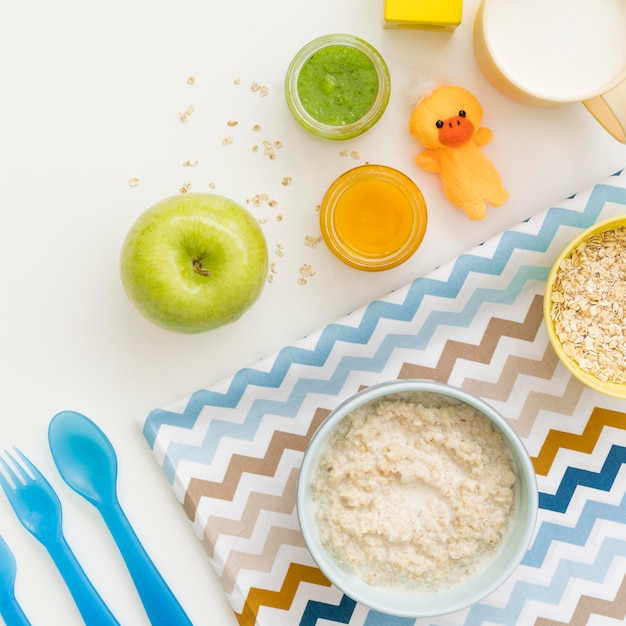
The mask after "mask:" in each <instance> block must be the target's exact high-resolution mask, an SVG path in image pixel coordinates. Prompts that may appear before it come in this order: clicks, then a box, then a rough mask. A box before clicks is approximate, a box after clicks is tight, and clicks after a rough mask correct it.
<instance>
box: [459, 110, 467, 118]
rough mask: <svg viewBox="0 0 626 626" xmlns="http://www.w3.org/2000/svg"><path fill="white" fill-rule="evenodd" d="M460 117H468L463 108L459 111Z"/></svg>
mask: <svg viewBox="0 0 626 626" xmlns="http://www.w3.org/2000/svg"><path fill="white" fill-rule="evenodd" d="M459 117H467V113H466V112H465V111H464V110H463V109H461V110H460V111H459Z"/></svg>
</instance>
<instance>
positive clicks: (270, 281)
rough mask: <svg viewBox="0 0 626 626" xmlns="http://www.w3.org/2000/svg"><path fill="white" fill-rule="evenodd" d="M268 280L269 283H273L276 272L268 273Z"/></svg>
mask: <svg viewBox="0 0 626 626" xmlns="http://www.w3.org/2000/svg"><path fill="white" fill-rule="evenodd" d="M267 282H268V283H273V282H274V274H268V275H267Z"/></svg>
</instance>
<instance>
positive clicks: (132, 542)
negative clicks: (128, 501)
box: [48, 411, 191, 626]
mask: <svg viewBox="0 0 626 626" xmlns="http://www.w3.org/2000/svg"><path fill="white" fill-rule="evenodd" d="M48 442H49V444H50V450H51V452H52V457H53V458H54V462H55V464H56V466H57V468H58V470H59V473H60V474H61V476H62V478H63V480H64V481H65V482H66V483H67V484H68V485H69V486H70V487H71V488H72V489H73V490H74V491H76V492H77V493H79V494H80V495H81V496H83V497H84V498H85V499H86V500H88V501H89V502H91V504H93V505H94V506H95V507H96V508H97V509H98V511H99V512H100V514H101V515H102V517H103V519H104V522H105V523H106V525H107V526H108V528H109V530H110V532H111V535H113V538H114V539H115V542H116V543H117V546H118V548H119V549H120V552H121V553H122V556H123V557H124V561H125V562H126V566H127V567H128V571H129V572H130V575H131V577H132V579H133V582H134V583H135V586H136V587H137V591H138V593H139V596H140V598H141V601H142V602H143V605H144V608H145V609H146V613H147V614H148V617H149V619H150V622H151V623H152V624H153V626H185V625H189V626H191V621H190V620H189V618H188V617H187V615H186V614H185V612H184V611H183V609H182V607H181V606H180V604H179V603H178V600H177V599H176V597H175V596H174V594H173V593H172V591H171V589H170V588H169V587H168V586H167V583H166V582H165V581H164V580H163V577H162V576H161V574H160V573H159V571H158V570H157V568H156V567H155V565H154V563H153V562H152V560H151V559H150V557H149V556H148V554H147V552H146V551H145V549H144V547H143V546H142V545H141V542H140V541H139V538H138V537H137V535H136V534H135V531H134V530H133V528H132V526H131V525H130V522H129V521H128V518H127V517H126V514H125V513H124V511H123V510H122V507H121V506H120V503H119V501H118V499H117V489H116V482H117V456H116V455H115V450H114V449H113V445H112V444H111V442H110V441H109V440H108V438H107V437H106V435H105V434H104V433H103V432H102V430H100V428H99V427H98V426H96V424H94V422H92V421H91V420H90V419H89V418H88V417H86V416H85V415H83V414H82V413H77V412H75V411H62V412H61V413H57V414H56V415H55V416H54V417H53V418H52V420H51V422H50V425H49V427H48Z"/></svg>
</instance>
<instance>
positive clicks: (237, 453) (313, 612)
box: [142, 173, 626, 626]
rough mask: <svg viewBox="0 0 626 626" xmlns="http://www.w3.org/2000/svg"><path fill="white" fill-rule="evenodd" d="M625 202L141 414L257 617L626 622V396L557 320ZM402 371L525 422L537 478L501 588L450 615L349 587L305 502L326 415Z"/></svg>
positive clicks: (602, 192)
mask: <svg viewBox="0 0 626 626" xmlns="http://www.w3.org/2000/svg"><path fill="white" fill-rule="evenodd" d="M623 214H626V174H621V173H620V174H616V175H614V176H611V177H608V178H607V179H606V180H605V181H603V182H600V183H598V184H596V185H594V186H592V187H591V188H589V189H587V190H585V191H582V192H580V193H578V194H576V195H575V196H572V197H571V198H568V199H567V200H565V201H564V202H563V203H561V204H560V205H558V206H554V207H551V208H549V209H547V210H546V211H544V212H542V213H539V214H537V215H535V216H533V217H532V218H530V219H528V220H526V221H525V222H523V223H521V224H519V225H517V226H515V227H513V228H511V229H510V230H507V231H505V232H503V233H501V234H500V235H498V236H496V237H494V238H492V239H490V240H488V241H486V242H485V243H484V244H482V245H480V246H477V247H476V248H474V249H472V250H470V251H469V252H467V253H465V254H462V255H460V256H458V257H457V258H455V259H453V260H452V261H450V262H449V263H447V264H445V265H442V266H441V267H439V268H437V269H436V270H434V271H433V272H431V273H429V274H428V275H425V276H422V277H419V278H416V279H415V280H414V281H412V282H411V283H410V284H408V285H406V286H405V287H404V288H402V289H398V290H396V291H394V292H392V293H390V294H389V295H387V296H386V297H383V298H381V299H380V300H375V301H373V302H371V303H369V304H368V305H367V306H365V307H363V308H362V309H360V310H358V311H355V312H354V313H352V314H350V315H348V316H346V317H345V318H343V319H341V320H339V321H338V322H336V323H334V324H330V325H328V326H326V327H324V328H322V329H321V330H319V331H318V332H316V333H314V334H312V335H310V336H308V337H306V338H304V339H302V340H301V341H300V342H298V343H296V344H294V345H292V346H288V347H285V348H284V349H282V350H281V351H280V352H278V353H277V354H276V355H274V356H272V357H271V358H268V359H265V360H263V361H261V362H260V363H258V364H257V365H255V366H253V367H250V368H247V369H243V370H240V371H238V372H236V373H235V374H234V375H233V376H232V377H230V378H228V379H227V380H224V381H222V382H220V383H218V384H217V385H215V386H213V387H211V388H208V389H203V390H200V391H197V392H196V393H194V394H193V395H191V397H189V398H185V399H184V400H182V401H180V402H179V403H177V404H176V405H175V406H171V407H168V408H166V409H156V410H154V411H152V412H150V413H149V415H147V416H146V417H145V419H144V420H142V426H143V433H144V436H145V438H146V440H147V442H148V444H149V445H150V447H151V448H152V450H153V452H154V455H155V457H156V460H157V462H158V464H159V465H160V466H161V468H162V470H163V471H164V473H165V475H166V477H167V479H168V481H169V482H170V483H171V485H172V489H173V490H174V492H175V494H176V496H177V498H178V499H179V500H180V502H181V503H182V505H183V507H184V509H185V511H186V513H187V515H188V517H189V519H190V520H191V521H192V523H193V525H194V528H195V530H196V532H197V534H198V537H199V538H200V540H201V541H202V545H203V547H204V549H205V550H206V552H207V555H208V558H209V559H210V560H211V563H212V565H213V567H214V568H215V570H216V571H217V572H218V574H219V575H220V577H221V579H222V580H223V584H224V590H225V593H226V595H227V597H228V600H229V602H230V604H231V606H232V608H233V611H234V613H235V615H236V617H237V620H238V621H239V623H240V624H241V625H242V626H254V625H255V624H257V625H258V626H282V625H284V626H313V625H315V624H319V625H320V626H321V625H322V624H324V625H329V624H349V625H350V626H426V625H429V626H431V625H435V626H460V625H464V626H470V625H475V624H476V625H478V624H503V625H511V626H512V625H518V626H527V625H528V624H535V625H541V626H548V625H553V626H556V625H560V624H573V625H579V626H583V625H586V624H605V623H607V621H610V623H616V622H615V621H613V620H619V621H620V622H621V620H623V619H624V617H625V616H626V497H625V494H626V468H624V463H625V461H626V402H624V401H620V400H617V399H614V398H611V397H608V396H604V395H602V394H599V393H598V392H594V391H592V390H591V389H589V388H587V387H584V386H583V385H582V384H581V383H579V382H578V381H577V379H575V378H574V377H572V376H571V375H570V374H569V372H568V371H567V370H566V368H565V367H564V366H563V365H562V364H561V363H560V362H559V360H558V359H557V357H556V355H555V353H554V351H553V350H552V348H551V346H550V343H549V341H548V336H547V333H546V331H545V328H544V325H543V317H542V301H543V291H544V285H545V280H546V277H547V275H548V271H549V268H550V266H551V264H552V262H553V261H554V259H555V258H556V256H557V255H558V254H559V252H560V250H561V249H562V247H563V246H564V245H565V244H566V243H567V242H568V241H569V240H570V239H572V238H573V237H574V236H575V235H577V234H578V233H579V232H581V231H582V230H583V229H585V228H587V227H588V226H590V225H592V224H594V223H595V222H597V221H600V220H603V219H606V218H609V217H614V216H616V215H623ZM396 378H429V379H434V380H439V381H445V382H449V383H450V384H452V385H454V386H456V387H460V388H462V389H465V390H467V391H469V392H472V393H474V394H476V395H478V396H480V397H482V398H483V399H484V400H486V401H487V402H489V403H490V404H491V405H492V406H494V407H495V408H496V409H497V410H499V411H500V413H501V414H502V415H503V416H504V417H505V418H506V419H507V420H508V422H509V423H510V424H511V425H512V426H513V428H515V430H516V431H517V432H518V434H519V435H520V437H521V438H522V440H523V442H524V444H525V446H526V448H527V450H528V452H529V454H530V456H531V458H532V461H533V464H534V467H535V470H536V474H537V480H538V485H539V491H540V499H539V507H540V510H539V516H538V523H537V527H536V530H535V534H534V537H533V540H532V543H531V545H530V547H529V550H528V552H527V554H526V556H525V558H524V559H523V561H522V563H521V564H520V565H519V566H518V568H517V569H516V570H515V572H514V574H513V575H512V576H511V577H510V578H509V580H508V581H507V582H506V583H505V584H504V585H503V586H502V587H500V588H499V589H498V590H497V591H496V592H494V593H493V594H492V595H490V596H489V597H487V598H486V599H484V600H483V601H481V602H480V603H478V604H475V605H473V606H471V607H470V608H469V609H466V610H464V611H462V612H458V613H453V614H449V615H446V616H443V617H441V618H434V619H433V618H431V619H418V620H414V619H406V618H398V617H392V616H388V615H382V614H380V613H377V612H375V611H372V610H369V609H368V608H367V607H364V606H362V605H360V604H357V603H355V602H354V601H353V600H351V599H350V598H349V597H346V596H344V595H343V594H342V593H341V592H340V591H339V590H338V589H337V588H335V587H334V586H332V585H331V584H330V583H329V582H328V581H327V580H326V578H325V577H324V576H323V575H322V574H321V572H320V571H319V570H318V569H317V567H316V566H315V563H314V562H313V560H312V558H311V556H310V554H309V552H308V550H307V549H306V546H305V545H304V542H303V539H302V536H301V533H300V530H299V526H298V520H297V516H296V511H295V491H296V479H297V475H298V468H299V466H300V463H301V460H302V456H303V453H304V450H305V447H306V445H307V442H308V440H309V438H310V437H311V435H312V433H313V432H314V431H315V429H316V428H317V426H318V425H319V424H320V422H321V421H322V420H323V419H324V417H325V416H326V415H328V413H329V412H330V410H331V409H332V408H333V407H335V406H336V405H337V404H338V403H340V402H341V401H342V400H344V399H345V398H347V397H348V396H350V395H352V394H353V393H355V392H356V391H358V390H359V389H360V388H362V387H363V386H368V385H372V384H374V383H378V382H382V381H385V380H391V379H396ZM611 618H612V619H611Z"/></svg>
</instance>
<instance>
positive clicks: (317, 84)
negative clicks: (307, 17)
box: [298, 45, 378, 126]
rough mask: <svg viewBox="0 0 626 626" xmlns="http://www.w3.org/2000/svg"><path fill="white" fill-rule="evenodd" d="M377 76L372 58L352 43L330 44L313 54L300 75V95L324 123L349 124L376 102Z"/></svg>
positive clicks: (333, 124)
mask: <svg viewBox="0 0 626 626" xmlns="http://www.w3.org/2000/svg"><path fill="white" fill-rule="evenodd" d="M377 92H378V76H377V74H376V69H375V67H374V65H373V63H372V62H371V61H370V59H369V58H368V57H367V56H366V55H365V54H364V53H363V52H361V51H360V50H356V49H355V48H352V47H350V46H343V45H331V46H326V47H324V48H321V49H320V50H318V51H317V52H315V53H314V54H312V55H311V56H310V57H309V58H308V59H307V60H306V61H305V63H304V65H303V66H302V69H301V70H300V74H299V75H298V96H299V98H300V101H301V102H302V106H303V107H304V109H305V110H306V111H307V113H308V114H309V115H310V116H311V117H313V118H315V119H316V120H317V121H319V122H321V123H322V124H328V125H330V126H346V125H347V124H352V123H353V122H357V121H358V120H360V119H361V118H362V117H363V116H364V115H365V114H366V113H367V112H368V111H369V110H370V109H371V108H372V105H373V104H374V100H375V99H376V94H377Z"/></svg>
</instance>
